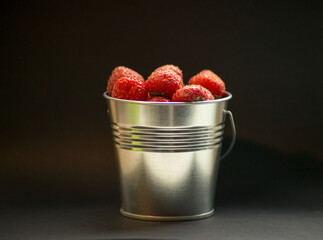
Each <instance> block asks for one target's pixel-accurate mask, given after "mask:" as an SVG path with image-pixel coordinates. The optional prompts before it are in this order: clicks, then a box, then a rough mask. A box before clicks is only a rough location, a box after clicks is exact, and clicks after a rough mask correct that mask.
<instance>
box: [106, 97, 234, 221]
mask: <svg viewBox="0 0 323 240" xmlns="http://www.w3.org/2000/svg"><path fill="white" fill-rule="evenodd" d="M226 93H227V96H226V97H224V98H221V99H216V100H212V101H202V102H193V103H183V102H147V101H130V100H123V99H116V98H113V97H110V96H108V95H107V94H106V93H104V97H105V98H106V99H107V101H108V112H109V115H110V119H111V124H112V133H113V139H114V146H115V152H116V157H117V160H118V165H119V171H120V172H119V176H120V183H121V209H120V212H121V214H122V215H124V216H126V217H130V218H136V219H142V220H156V221H163V220H164V221H176V220H193V219H202V218H206V217H209V216H211V215H212V214H213V212H214V208H213V205H214V198H215V189H216V180H217V175H218V169H219V162H220V160H221V159H223V158H224V157H225V156H227V154H228V153H229V152H230V151H231V149H232V147H233V145H234V141H235V135H236V134H235V126H234V121H233V116H232V114H231V112H230V111H228V110H226V109H227V104H228V101H229V100H230V99H231V98H232V95H231V93H229V92H226ZM226 114H228V115H229V117H230V121H231V126H232V134H233V136H232V141H231V144H230V147H229V148H228V150H227V152H226V153H225V154H223V155H222V156H220V155H221V145H222V138H223V131H224V126H225V117H226Z"/></svg>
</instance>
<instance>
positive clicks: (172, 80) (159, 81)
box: [146, 69, 183, 99]
mask: <svg viewBox="0 0 323 240" xmlns="http://www.w3.org/2000/svg"><path fill="white" fill-rule="evenodd" d="M146 87H147V90H148V92H149V93H150V94H151V95H156V96H163V97H167V98H170V99H171V98H172V97H173V94H174V93H175V92H176V91H177V90H178V89H180V88H182V87H183V79H182V78H181V77H180V76H179V75H178V74H177V73H176V72H174V71H173V70H170V69H159V70H155V71H154V72H153V73H152V74H151V75H150V76H149V78H148V79H147V81H146Z"/></svg>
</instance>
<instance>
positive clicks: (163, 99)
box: [147, 96, 171, 102]
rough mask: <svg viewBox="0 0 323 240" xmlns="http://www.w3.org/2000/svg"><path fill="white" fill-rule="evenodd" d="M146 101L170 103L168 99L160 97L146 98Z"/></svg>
mask: <svg viewBox="0 0 323 240" xmlns="http://www.w3.org/2000/svg"><path fill="white" fill-rule="evenodd" d="M147 101H149V102H171V100H170V99H168V98H165V97H162V96H151V97H148V99H147Z"/></svg>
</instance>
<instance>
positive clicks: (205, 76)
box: [188, 70, 225, 98]
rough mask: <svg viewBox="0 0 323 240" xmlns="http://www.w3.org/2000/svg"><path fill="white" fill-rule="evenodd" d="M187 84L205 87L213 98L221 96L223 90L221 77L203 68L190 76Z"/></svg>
mask: <svg viewBox="0 0 323 240" xmlns="http://www.w3.org/2000/svg"><path fill="white" fill-rule="evenodd" d="M188 84H189V85H190V84H197V85H201V86H203V87H205V88H207V89H208V90H209V91H210V92H211V93H212V95H213V96H214V98H221V97H222V95H223V94H224V92H225V84H224V82H223V81H222V80H221V78H220V77H219V76H218V75H216V74H215V73H214V72H212V71H210V70H204V71H202V72H200V73H199V74H197V75H195V76H194V77H192V78H191V79H190V80H189V82H188Z"/></svg>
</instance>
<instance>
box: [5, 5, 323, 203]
mask: <svg viewBox="0 0 323 240" xmlns="http://www.w3.org/2000/svg"><path fill="white" fill-rule="evenodd" d="M1 5H2V6H1V16H0V17H1V18H0V21H1V22H0V24H1V25H0V32H1V38H0V42H1V71H0V72H1V87H0V96H1V103H0V104H1V109H0V111H1V120H0V121H1V122H0V123H1V136H0V137H1V139H0V141H1V142H0V143H1V145H0V148H1V149H0V150H1V161H0V164H1V167H0V186H1V196H0V200H1V203H3V204H20V203H24V204H25V203H29V204H34V203H35V204H40V203H48V202H50V203H54V202H55V203H56V202H64V203H76V202H109V201H118V198H119V196H118V177H117V167H116V162H115V159H114V158H113V148H112V139H111V134H110V130H111V129H110V126H109V122H108V115H107V113H106V102H105V100H104V98H103V96H102V94H103V92H104V91H105V88H106V85H107V79H108V77H109V75H110V73H111V71H112V70H113V69H114V68H115V67H116V66H118V65H124V66H127V67H130V68H132V69H134V70H136V71H138V72H139V73H141V74H142V75H143V76H144V77H145V78H147V77H148V76H149V74H150V73H151V72H152V71H153V70H154V69H155V68H157V67H159V66H161V65H164V64H175V65H178V66H179V67H180V68H181V69H182V70H183V74H184V81H185V82H187V81H188V80H189V78H190V77H191V76H193V75H195V74H196V73H198V72H199V71H201V70H203V69H211V70H213V71H214V72H215V73H217V74H218V75H219V76H220V77H221V78H222V79H223V80H224V81H225V83H226V87H227V90H228V91H230V92H231V93H232V94H233V99H232V100H231V101H230V104H229V109H230V110H231V111H232V112H233V114H234V117H235V122H236V128H237V134H238V141H237V144H236V147H235V149H234V151H233V152H232V154H231V155H230V156H229V157H228V158H227V159H226V161H225V162H223V163H222V164H221V169H220V176H219V183H218V195H217V203H216V204H217V205H218V206H221V205H229V206H233V205H235V204H237V205H241V204H248V205H251V204H252V205H257V204H263V203H264V202H270V204H271V206H275V207H282V206H283V207H290V206H296V207H300V206H302V207H304V206H306V207H308V208H320V209H323V206H322V203H321V201H319V199H322V191H321V190H322V188H321V186H322V156H323V150H322V120H323V115H322V86H323V85H322V83H321V80H322V78H321V75H320V74H321V71H320V67H321V63H322V18H321V13H322V8H321V3H319V1H251V0H246V1H221V2H220V1H192V2H190V1H174V2H165V1H146V2H139V1H53V2H51V1H50V2H49V1H46V2H43V1H6V2H3V3H2V4H1ZM227 125H228V124H227ZM230 134H231V133H230V128H228V127H227V129H226V136H227V137H226V139H225V143H228V141H229V140H230ZM226 145H227V144H226ZM224 147H225V146H224ZM304 185H305V186H306V187H305V188H304V189H307V190H306V191H305V192H303V194H300V193H299V192H297V194H294V195H293V194H292V193H291V192H292V190H293V189H297V188H299V187H300V186H304ZM312 189H314V190H313V191H311V190H312ZM268 197H269V198H268ZM268 199H270V200H268Z"/></svg>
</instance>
